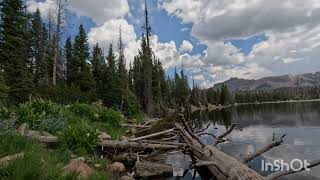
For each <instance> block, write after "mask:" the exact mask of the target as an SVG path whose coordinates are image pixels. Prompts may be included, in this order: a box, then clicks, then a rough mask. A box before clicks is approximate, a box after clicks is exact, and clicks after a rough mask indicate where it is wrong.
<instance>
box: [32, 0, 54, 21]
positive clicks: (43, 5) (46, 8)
mask: <svg viewBox="0 0 320 180" xmlns="http://www.w3.org/2000/svg"><path fill="white" fill-rule="evenodd" d="M26 5H27V10H28V11H29V12H34V11H35V10H36V9H37V8H39V10H40V12H41V15H42V17H43V18H44V17H47V16H48V13H49V12H50V11H55V10H56V9H57V4H56V2H55V1H54V0H46V1H43V2H37V1H35V0H28V1H27V3H26Z"/></svg>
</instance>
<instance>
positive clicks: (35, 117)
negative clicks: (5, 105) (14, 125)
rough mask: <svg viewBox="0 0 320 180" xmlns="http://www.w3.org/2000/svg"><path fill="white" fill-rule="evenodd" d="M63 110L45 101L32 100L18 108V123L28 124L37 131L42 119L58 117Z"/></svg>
mask: <svg viewBox="0 0 320 180" xmlns="http://www.w3.org/2000/svg"><path fill="white" fill-rule="evenodd" d="M60 111H61V108H60V107H59V106H58V105H56V104H55V103H53V102H51V101H45V100H43V99H36V100H31V101H28V102H26V103H23V104H20V105H19V107H18V115H19V118H18V123H19V124H22V123H28V124H29V125H30V127H31V128H35V129H37V128H38V127H39V125H40V124H41V122H42V119H43V118H45V117H47V116H58V115H59V114H60Z"/></svg>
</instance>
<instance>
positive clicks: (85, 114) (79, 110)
mask: <svg viewBox="0 0 320 180" xmlns="http://www.w3.org/2000/svg"><path fill="white" fill-rule="evenodd" d="M69 109H70V111H71V112H72V113H74V115H76V116H78V117H80V118H85V119H89V120H91V121H97V118H98V116H99V115H98V113H99V112H98V109H97V108H96V107H94V106H92V105H88V104H83V103H79V102H76V103H74V104H72V105H71V106H70V108H69Z"/></svg>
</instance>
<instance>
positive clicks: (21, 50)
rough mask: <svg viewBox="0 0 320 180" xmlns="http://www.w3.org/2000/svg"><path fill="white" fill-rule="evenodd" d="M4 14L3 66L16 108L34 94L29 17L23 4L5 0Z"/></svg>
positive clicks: (2, 13)
mask: <svg viewBox="0 0 320 180" xmlns="http://www.w3.org/2000/svg"><path fill="white" fill-rule="evenodd" d="M1 10H2V12H1V20H0V22H1V41H0V47H1V51H0V57H1V60H0V65H1V69H4V77H5V81H6V84H7V85H9V92H8V95H9V100H10V101H9V102H10V103H12V104H14V105H16V104H18V103H21V102H24V101H26V100H28V98H29V97H30V95H31V94H32V93H33V82H32V78H31V71H30V70H29V69H28V67H27V66H26V64H29V63H30V62H29V60H28V57H29V51H28V49H29V47H28V45H29V33H28V28H27V24H28V23H27V15H26V14H25V10H24V7H23V3H22V1H21V0H3V1H2V9H1ZM13 47H14V48H13ZM29 65H30V64H29Z"/></svg>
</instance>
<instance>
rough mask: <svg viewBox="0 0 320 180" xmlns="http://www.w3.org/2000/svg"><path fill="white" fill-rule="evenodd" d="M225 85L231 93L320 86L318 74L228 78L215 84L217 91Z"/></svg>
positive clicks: (319, 75) (319, 74) (319, 73)
mask: <svg viewBox="0 0 320 180" xmlns="http://www.w3.org/2000/svg"><path fill="white" fill-rule="evenodd" d="M222 84H225V85H227V86H228V88H229V89H230V90H232V91H251V90H272V89H277V88H284V87H306V86H309V87H310V86H318V85H320V72H316V73H305V74H299V75H282V76H270V77H264V78H260V79H242V78H235V77H233V78H230V79H229V80H227V81H224V82H222V83H218V84H215V85H214V86H213V88H214V89H218V88H220V87H221V86H222Z"/></svg>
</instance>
